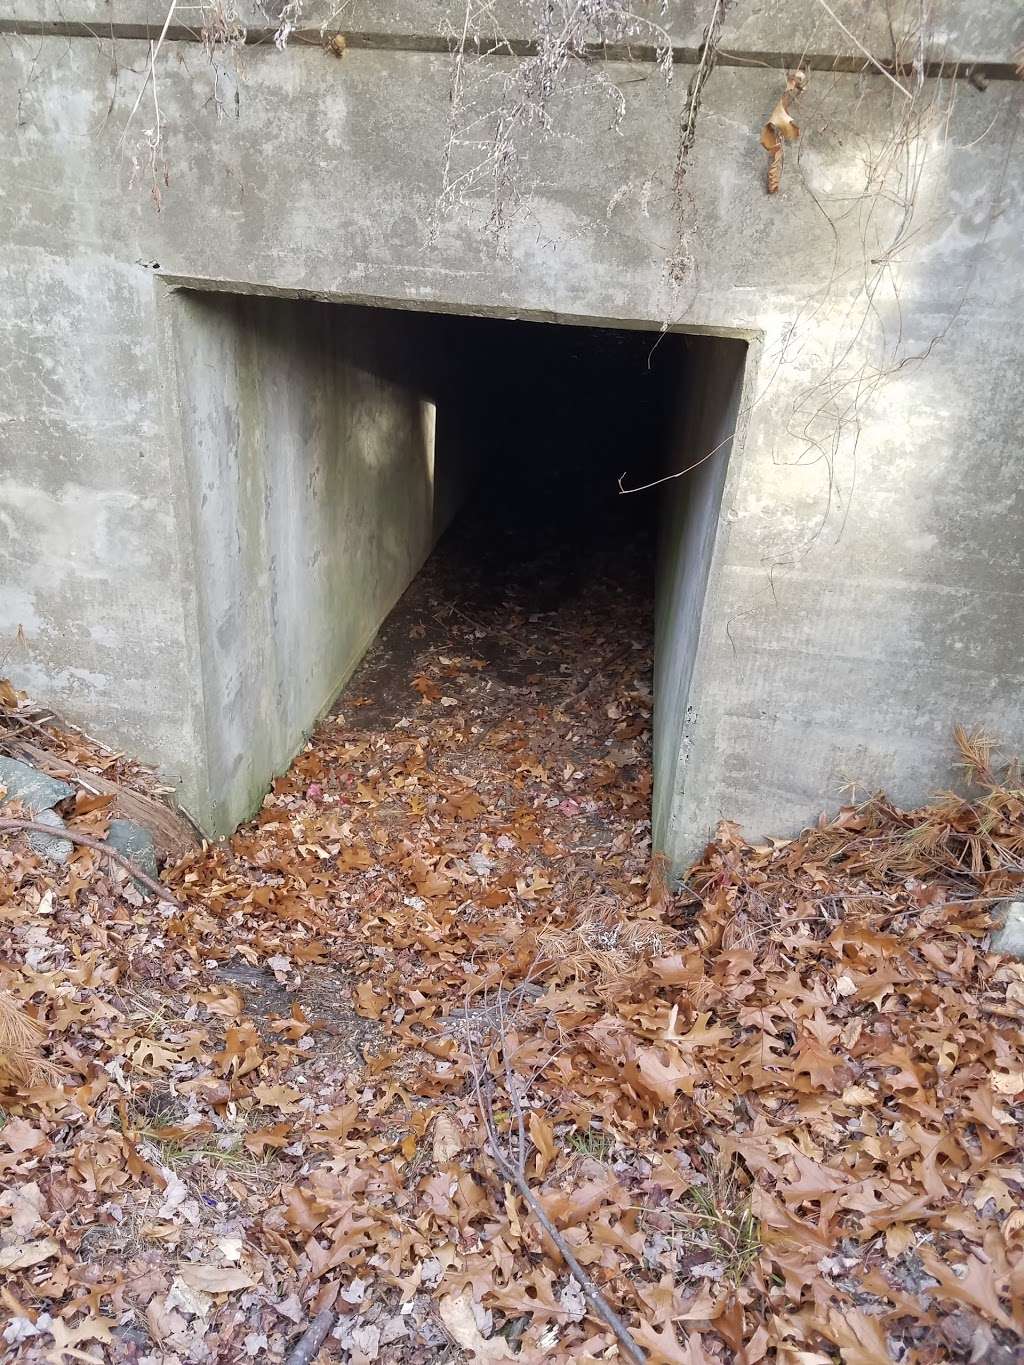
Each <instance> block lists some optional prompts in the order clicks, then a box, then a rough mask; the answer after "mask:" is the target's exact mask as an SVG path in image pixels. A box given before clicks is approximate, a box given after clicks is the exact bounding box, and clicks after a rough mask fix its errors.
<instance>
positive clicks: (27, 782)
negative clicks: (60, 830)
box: [0, 755, 75, 824]
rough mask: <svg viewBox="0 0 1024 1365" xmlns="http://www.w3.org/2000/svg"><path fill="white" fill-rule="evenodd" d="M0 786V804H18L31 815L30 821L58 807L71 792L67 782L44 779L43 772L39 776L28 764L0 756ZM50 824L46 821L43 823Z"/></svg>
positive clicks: (53, 778)
mask: <svg viewBox="0 0 1024 1365" xmlns="http://www.w3.org/2000/svg"><path fill="white" fill-rule="evenodd" d="M0 787H3V788H4V791H5V795H4V796H3V797H0V801H3V802H5V803H6V802H8V801H21V802H23V803H24V805H25V806H26V807H27V809H28V810H30V811H31V812H32V816H33V818H35V816H37V815H38V814H39V812H40V811H46V810H50V809H51V807H53V806H59V805H60V803H61V802H62V801H66V800H67V799H68V797H69V796H74V794H75V789H74V787H72V786H71V785H70V783H68V782H61V781H60V780H59V779H58V778H56V777H47V775H46V773H41V772H40V771H39V769H38V768H33V767H32V766H31V765H30V764H28V763H21V762H19V761H18V759H16V758H5V757H4V756H2V755H0ZM46 823H47V824H48V823H50V822H49V821H47V822H46Z"/></svg>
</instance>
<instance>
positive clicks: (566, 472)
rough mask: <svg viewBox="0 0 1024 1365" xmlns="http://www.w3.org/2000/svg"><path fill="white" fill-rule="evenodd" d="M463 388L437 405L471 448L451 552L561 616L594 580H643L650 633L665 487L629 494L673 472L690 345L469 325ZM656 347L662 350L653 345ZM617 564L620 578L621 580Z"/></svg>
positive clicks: (464, 324) (464, 335)
mask: <svg viewBox="0 0 1024 1365" xmlns="http://www.w3.org/2000/svg"><path fill="white" fill-rule="evenodd" d="M454 332H455V336H456V337H457V342H456V347H455V349H456V351H457V353H459V354H460V356H461V359H460V363H459V366H458V378H457V380H456V382H455V384H454V385H453V387H452V389H451V390H450V391H448V392H446V393H445V394H444V399H443V401H442V404H441V405H440V406H439V412H440V413H441V416H440V417H439V423H438V447H437V459H438V464H439V467H441V468H443V465H444V462H445V459H446V445H445V437H446V432H447V430H448V427H447V425H446V422H445V418H444V413H445V412H446V411H447V412H457V414H458V415H457V418H456V423H457V430H458V435H457V440H458V443H459V445H460V447H461V448H462V449H464V450H465V451H466V452H468V459H467V464H468V466H469V470H470V474H469V479H468V480H467V483H468V488H467V502H466V505H465V507H464V508H463V510H462V511H461V513H460V514H459V516H458V517H457V519H456V521H455V523H454V525H453V526H452V528H451V530H450V531H449V532H448V534H447V535H446V537H445V538H444V541H443V542H442V551H443V553H445V554H447V555H449V556H455V557H463V558H464V559H465V560H466V569H467V571H468V570H470V569H471V568H475V569H477V570H479V569H480V568H481V567H482V566H486V569H487V573H488V575H489V577H490V579H491V581H492V584H493V587H494V590H495V592H500V591H503V590H510V589H514V590H515V591H516V593H517V595H518V596H519V597H520V598H521V599H523V601H524V605H525V604H526V599H527V598H530V599H532V606H533V610H534V611H545V610H552V609H554V608H555V607H556V606H558V605H559V604H560V603H561V602H562V600H563V599H565V598H566V597H571V596H572V595H573V594H574V593H578V592H579V591H580V590H581V589H582V587H583V586H584V585H585V584H586V582H587V581H588V578H589V577H590V576H591V575H592V574H605V575H607V574H608V573H609V572H613V571H614V572H617V573H618V574H619V575H620V576H622V577H624V578H629V579H630V580H633V581H635V580H636V579H637V578H638V577H639V578H640V579H642V581H643V591H644V593H645V594H646V607H647V610H646V611H641V613H640V618H639V619H638V621H637V628H638V629H641V630H642V629H646V630H647V631H648V632H650V630H651V629H652V623H651V620H650V616H651V612H650V607H651V604H652V603H653V587H654V580H653V574H654V554H655V547H656V538H657V520H658V515H657V514H658V497H657V492H656V491H652V490H649V491H646V492H641V493H635V494H623V493H622V492H621V491H620V480H622V486H624V487H632V486H634V485H636V484H643V483H648V482H651V481H652V480H656V479H657V478H658V477H659V475H660V474H662V473H663V472H667V470H668V467H669V462H670V458H671V445H672V442H671V436H670V430H671V423H672V418H673V413H674V411H675V409H676V405H677V402H678V401H679V397H680V386H681V384H682V383H683V382H684V380H685V355H684V348H683V346H682V338H680V337H676V336H671V337H666V338H658V337H657V336H652V335H651V334H649V333H646V332H640V331H624V330H615V329H611V328H596V327H595V328H591V327H570V326H553V325H551V324H545V323H535V322H519V321H505V320H492V319H475V318H463V319H457V320H455V322H454ZM659 341H660V342H661V344H658V343H659ZM613 564H614V566H615V567H614V570H613Z"/></svg>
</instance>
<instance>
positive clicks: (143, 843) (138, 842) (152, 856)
mask: <svg viewBox="0 0 1024 1365" xmlns="http://www.w3.org/2000/svg"><path fill="white" fill-rule="evenodd" d="M105 842H106V843H108V844H109V845H110V847H111V848H116V849H117V851H118V853H120V854H121V855H122V856H123V857H125V858H128V859H129V861H130V862H132V863H133V864H134V865H135V866H136V867H137V868H138V869H139V871H140V872H145V873H146V874H147V875H148V876H150V877H153V878H155V877H156V876H157V875H158V873H159V869H158V867H157V865H156V848H155V846H154V844H153V836H152V834H150V832H149V830H148V829H143V827H142V825H137V824H136V823H135V821H134V820H111V822H110V827H109V828H108V830H107V837H106V840H105ZM135 884H136V886H137V887H138V888H139V890H140V891H144V890H145V889H146V888H145V887H144V886H143V885H142V883H141V882H138V881H137V882H136V883H135Z"/></svg>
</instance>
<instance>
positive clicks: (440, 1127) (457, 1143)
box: [433, 1114, 462, 1166]
mask: <svg viewBox="0 0 1024 1365" xmlns="http://www.w3.org/2000/svg"><path fill="white" fill-rule="evenodd" d="M461 1151H462V1140H461V1139H460V1137H459V1134H458V1132H457V1130H456V1128H455V1125H454V1123H452V1121H451V1119H450V1118H448V1117H447V1116H446V1115H445V1114H439V1115H438V1117H437V1118H436V1119H435V1121H434V1131H433V1156H434V1165H435V1166H447V1165H448V1163H449V1161H454V1160H455V1158H456V1157H457V1156H458V1154H459V1153H460V1152H461Z"/></svg>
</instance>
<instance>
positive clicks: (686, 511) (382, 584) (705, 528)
mask: <svg viewBox="0 0 1024 1365" xmlns="http://www.w3.org/2000/svg"><path fill="white" fill-rule="evenodd" d="M171 301H172V315H171V316H172V324H173V327H172V331H173V335H174V341H175V350H176V359H177V365H178V370H179V379H180V382H179V393H180V409H181V418H182V429H183V436H184V443H183V444H184V451H185V462H186V468H185V471H184V473H185V478H184V480H183V482H184V486H185V489H186V493H187V497H188V499H189V504H190V513H191V522H192V529H193V535H194V538H195V546H196V552H197V562H198V564H199V566H200V573H199V575H198V579H197V598H198V608H199V623H200V631H199V634H200V639H199V642H198V643H199V650H198V653H199V666H200V670H201V675H202V705H203V713H204V724H205V746H206V754H207V777H206V790H205V791H204V792H200V793H199V794H198V796H197V800H196V801H195V802H194V806H195V809H194V811H193V813H194V814H196V815H197V817H198V818H199V820H200V822H201V823H202V824H203V826H204V827H205V828H206V829H208V830H209V831H210V832H212V833H224V832H227V831H228V830H230V829H233V828H234V827H235V826H236V825H237V824H238V823H240V822H241V821H242V820H243V819H245V818H247V816H248V815H250V814H251V813H252V812H253V810H254V809H255V808H256V807H257V806H258V804H259V801H260V799H261V797H262V794H263V792H264V790H265V789H266V786H267V784H268V782H269V781H270V779H271V778H272V777H273V775H274V774H275V773H277V772H280V771H282V770H283V768H284V767H285V766H287V764H288V762H289V761H290V759H291V758H292V756H293V755H294V753H295V752H296V751H297V750H298V748H299V747H300V746H301V743H302V740H303V736H304V733H305V732H307V731H308V730H309V729H310V728H311V726H312V725H313V723H314V722H315V720H316V719H317V717H318V716H319V715H321V714H322V713H323V712H324V710H325V709H326V708H327V707H329V706H330V704H331V703H332V701H333V700H334V698H335V697H336V696H337V694H338V692H339V691H340V689H341V687H342V686H343V685H344V684H345V682H346V681H347V679H348V678H349V677H350V676H351V674H352V672H353V670H354V669H355V668H356V667H357V665H358V664H359V663H360V660H361V659H362V658H363V656H364V655H365V654H366V651H367V649H368V647H369V646H370V644H371V642H372V641H373V639H374V637H375V635H376V634H377V632H378V630H379V629H380V628H381V626H382V624H383V623H384V622H385V620H386V618H387V617H388V614H389V613H390V612H391V611H392V609H393V608H394V606H395V604H396V603H397V602H398V600H399V598H400V597H401V596H402V594H403V593H404V592H405V591H406V589H407V588H408V587H409V585H410V583H411V582H412V581H413V579H414V578H415V577H416V575H417V574H418V572H419V571H420V569H421V567H422V566H423V565H424V563H425V561H427V559H428V556H430V555H431V551H432V550H434V547H435V546H438V548H437V550H436V551H435V552H434V558H433V559H432V560H431V565H432V566H433V565H435V563H436V562H438V561H439V559H440V560H443V561H444V568H443V573H444V574H445V575H446V579H445V581H446V582H447V583H448V584H449V585H450V590H451V593H452V594H453V595H455V596H460V595H464V591H465V589H466V587H467V585H470V584H472V590H473V592H474V593H477V594H479V593H480V592H483V593H484V594H485V595H486V594H488V593H489V594H491V595H492V597H493V599H494V602H495V604H498V603H499V602H500V603H503V604H504V606H505V607H506V608H507V609H508V611H509V613H510V615H509V621H510V625H511V630H510V632H509V639H510V640H511V639H513V637H514V631H515V625H516V622H530V623H531V634H532V636H536V634H537V630H538V629H539V630H540V631H541V633H543V627H544V619H545V617H550V618H551V619H552V620H553V619H554V615H555V614H557V615H558V620H559V623H560V628H562V629H563V630H564V626H565V621H566V619H568V618H567V617H566V612H567V611H568V612H569V613H570V614H571V612H572V610H573V603H574V602H578V603H581V604H582V603H583V601H584V597H585V594H586V591H587V588H588V585H589V584H593V583H594V582H596V581H598V580H600V581H601V582H602V583H603V584H604V585H605V589H606V590H607V589H608V586H609V585H614V592H615V593H616V594H617V597H616V608H615V609H616V613H617V614H616V622H617V623H618V624H617V625H616V630H619V631H620V633H622V634H624V635H626V634H628V635H630V636H632V637H636V638H638V639H641V640H642V639H643V638H644V636H646V637H647V638H648V639H649V638H650V634H651V632H652V629H654V628H655V617H656V618H657V625H656V636H657V649H656V662H655V669H654V674H655V676H654V704H655V719H654V731H655V734H654V751H655V752H654V771H655V779H654V797H653V812H652V815H653V821H654V827H655V846H656V847H658V848H661V849H663V850H665V851H667V852H668V854H669V857H670V860H671V859H672V846H673V839H674V837H675V836H674V832H673V808H674V805H675V802H676V800H677V797H678V795H679V792H680V790H681V785H682V782H683V781H684V780H685V779H686V774H685V772H684V770H683V767H682V764H681V757H680V755H681V752H682V751H683V749H684V744H683V740H684V734H685V727H686V722H687V714H688V708H689V707H692V706H693V705H694V699H693V698H691V696H690V685H691V679H692V673H693V666H694V660H695V658H696V654H697V649H698V643H699V634H700V628H701V619H702V613H703V606H704V594H705V588H706V584H707V577H708V571H709V566H710V562H711V555H712V550H713V547H714V543H715V536H716V533H717V528H718V525H719V511H720V504H721V498H722V490H723V486H724V480H725V472H726V466H727V462H728V458H729V453H730V448H731V444H732V443H731V436H732V433H733V430H734V428H735V425H736V421H737V414H738V411H739V395H740V388H741V384H742V377H743V367H744V359H745V352H746V345H745V343H743V342H740V341H736V340H732V339H725V338H719V337H705V336H699V337H698V336H692V335H685V334H682V333H673V332H669V333H666V334H664V335H662V334H660V333H658V332H653V331H644V330H638V329H627V328H616V327H608V326H591V325H582V324H580V325H575V324H552V323H549V322H539V321H526V320H519V319H511V318H509V319H504V318H479V317H472V316H463V315H454V314H431V313H426V312H414V311H405V310H398V309H389V308H383V307H370V306H363V305H351V304H323V303H318V302H311V301H304V300H296V299H284V298H270V297H263V296H256V295H242V294H234V293H221V292H205V291H204V292H198V291H194V290H184V289H180V290H175V291H174V292H173V294H172V295H171ZM712 451H713V452H714V453H713V454H712V453H710V452H712ZM695 462H699V463H696V467H695V468H694V469H693V470H692V472H690V473H688V474H687V475H686V476H685V477H683V478H674V479H670V480H669V481H667V482H664V483H661V484H659V485H658V486H657V487H656V488H654V489H651V490H648V491H646V492H641V493H636V494H632V495H629V496H623V495H622V494H621V493H620V488H619V479H620V476H625V477H624V480H623V482H624V485H625V487H627V488H633V487H635V486H637V485H641V484H647V483H651V482H654V481H657V480H659V479H660V478H662V477H663V476H665V475H668V474H673V473H675V472H676V471H678V470H680V469H682V468H684V467H685V466H688V465H693V464H695ZM627 599H628V600H627ZM590 606H591V608H593V607H594V606H595V603H594V602H593V601H591V603H590ZM451 609H452V610H462V611H464V612H465V611H466V607H465V603H463V605H462V606H461V607H460V605H459V602H458V601H453V602H452V604H451ZM582 609H583V608H582V606H581V608H580V610H582ZM468 614H470V615H471V614H472V613H468ZM599 614H600V609H599ZM386 633H387V632H386V630H385V634H386ZM623 643H624V644H625V643H626V641H625V640H624V641H623ZM512 652H515V646H514V644H513V646H512ZM577 662H578V663H579V666H580V668H581V669H582V670H584V671H585V669H586V667H587V661H586V659H585V658H581V659H579V660H578V661H577ZM600 663H601V660H600V659H594V660H593V664H594V666H595V667H596V666H597V665H599V664H600ZM566 666H567V665H566V664H565V663H564V662H563V664H562V665H561V667H562V669H563V671H564V669H565V668H566ZM361 676H362V675H361ZM367 676H370V675H367ZM532 676H533V678H534V685H538V681H539V683H540V685H543V677H544V670H543V669H534V670H533V674H532ZM362 682H363V684H364V690H365V678H363V679H362ZM379 682H380V686H381V687H383V686H384V680H383V677H381V678H380V679H379ZM552 685H553V687H555V685H554V683H553V684H552ZM555 690H556V691H557V687H555ZM369 700H370V702H371V704H372V697H371V698H370V699H369Z"/></svg>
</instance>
